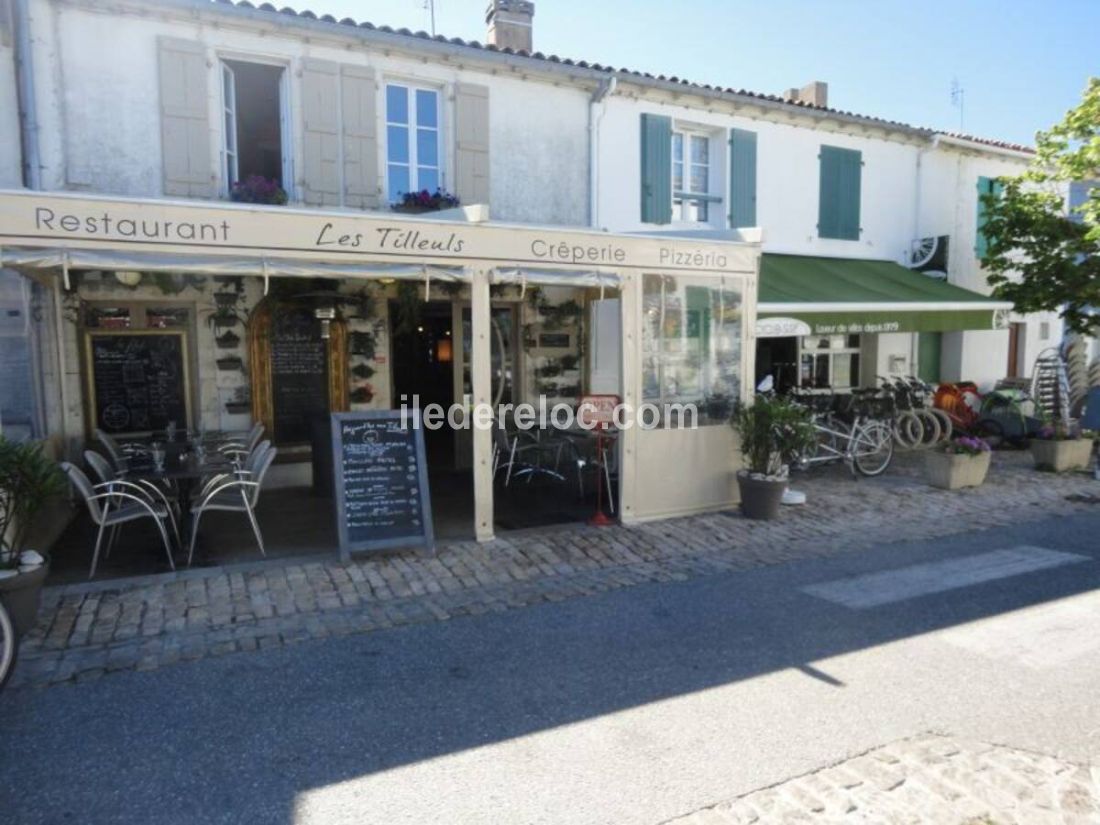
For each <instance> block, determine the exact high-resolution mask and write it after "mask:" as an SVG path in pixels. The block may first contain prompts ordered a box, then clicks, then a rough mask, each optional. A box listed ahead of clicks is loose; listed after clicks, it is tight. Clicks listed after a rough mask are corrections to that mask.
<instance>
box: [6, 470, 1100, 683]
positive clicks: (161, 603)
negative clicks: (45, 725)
mask: <svg viewBox="0 0 1100 825" xmlns="http://www.w3.org/2000/svg"><path fill="white" fill-rule="evenodd" d="M795 486H796V487H797V488H798V489H802V490H805V491H806V493H807V494H808V498H809V500H808V502H807V504H805V505H803V506H801V507H796V508H787V509H785V510H784V512H783V514H782V517H781V518H780V519H779V520H777V521H772V522H754V521H749V520H747V519H744V518H742V517H741V516H740V515H739V514H738V513H736V512H724V513H710V514H706V515H698V516H691V517H685V518H678V519H670V520H665V521H658V522H651V523H647V524H643V525H637V526H632V527H625V526H615V527H609V528H603V529H595V528H588V527H585V526H583V525H572V526H563V527H558V528H549V529H541V530H538V531H522V532H516V533H509V534H505V535H503V536H501V537H500V538H498V539H497V540H495V541H493V542H488V543H485V544H477V543H475V542H450V543H445V544H442V545H441V546H440V547H439V548H438V553H437V555H436V557H434V558H427V557H423V556H420V555H417V554H415V553H405V554H396V555H390V556H386V557H383V558H377V557H376V558H364V559H359V560H356V561H354V562H352V563H350V564H342V563H340V562H338V561H336V560H329V559H324V560H317V561H311V562H304V563H286V562H281V563H280V562H271V563H266V564H255V565H249V566H245V567H237V568H228V567H227V568H207V569H201V570H198V569H196V570H188V571H181V572H177V573H173V574H165V575H159V576H149V577H143V578H140V579H123V580H113V581H103V582H88V583H83V584H76V585H66V586H62V587H52V588H47V589H46V590H45V591H44V593H43V605H42V611H41V613H40V617H39V622H38V625H37V627H36V628H35V629H34V630H32V631H31V633H30V634H28V636H27V637H26V639H25V640H24V644H23V647H22V649H21V652H20V662H19V665H18V668H17V670H16V673H15V674H14V677H13V680H12V686H13V687H14V686H19V685H22V686H29V685H47V684H52V683H57V682H65V681H68V680H72V679H75V680H78V681H80V680H85V679H93V678H97V677H100V676H102V675H103V674H105V673H109V672H112V671H118V670H129V669H135V668H136V669H138V670H150V669H154V668H158V667H162V666H165V665H170V664H173V663H176V662H179V661H187V660H194V659H199V658H202V657H204V656H218V655H224V654H228V653H232V652H235V651H250V650H256V649H257V648H268V647H273V646H279V645H286V644H292V643H294V642H298V641H302V640H305V639H310V638H324V637H327V636H332V635H343V634H349V633H360V632H369V631H373V630H378V629H382V628H387V627H392V626H395V625H404V624H410V623H416V622H431V621H443V620H447V619H450V618H452V617H458V616H464V615H476V614H480V613H485V612H488V611H506V610H511V609H514V608H521V607H524V606H528V605H533V604H538V603H540V602H547V601H560V600H563V599H569V598H575V597H579V596H585V595H591V594H595V593H599V592H603V591H607V590H612V589H616V588H620V587H629V586H631V585H636V584H642V583H646V582H663V581H672V580H684V579H688V578H691V577H695V576H708V575H713V574H715V573H721V572H729V571H736V570H746V569H750V568H753V567H759V566H763V565H769V564H779V563H783V562H788V561H794V560H797V559H803V558H811V557H821V556H830V555H835V554H838V553H842V552H850V551H853V550H858V549H863V548H867V547H869V546H872V545H874V544H876V543H879V544H881V543H882V542H883V541H884V540H890V541H901V540H905V539H917V538H929V537H936V536H946V535H950V534H952V533H957V532H963V531H966V530H973V529H981V528H988V527H994V526H1001V525H1008V524H1013V523H1018V522H1022V521H1028V520H1031V519H1033V518H1036V517H1039V516H1050V515H1056V514H1060V513H1067V514H1068V513H1073V512H1077V511H1081V510H1086V509H1090V508H1095V506H1096V505H1095V504H1091V503H1087V502H1080V501H1078V502H1074V501H1070V500H1067V498H1066V497H1067V495H1071V494H1084V495H1085V496H1090V495H1095V494H1096V493H1098V492H1100V485H1098V484H1097V483H1096V482H1095V481H1093V480H1092V479H1091V477H1089V476H1086V475H1084V474H1075V475H1065V476H1055V475H1050V474H1045V473H1038V472H1036V471H1035V470H1033V469H1032V467H1031V459H1030V456H1028V455H1027V454H1026V453H1023V454H1020V453H999V454H997V455H996V456H995V458H994V464H993V467H992V469H991V470H990V476H989V479H988V480H987V481H986V483H985V484H984V485H983V486H982V487H980V488H976V489H971V490H963V491H956V492H945V491H939V490H934V489H932V488H930V487H927V486H926V485H924V484H923V483H922V481H921V473H920V457H919V456H915V455H909V456H903V457H901V458H900V459H899V460H897V461H896V462H895V466H894V467H892V468H891V470H890V472H889V473H888V474H887V475H886V476H884V477H881V478H877V479H860V480H858V481H855V480H853V479H852V478H851V477H850V475H848V473H847V471H846V470H844V469H843V468H841V467H832V468H826V469H822V470H818V471H815V472H813V473H811V474H810V475H808V476H804V477H798V478H796V483H795Z"/></svg>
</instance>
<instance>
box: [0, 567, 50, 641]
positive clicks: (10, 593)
mask: <svg viewBox="0 0 1100 825" xmlns="http://www.w3.org/2000/svg"><path fill="white" fill-rule="evenodd" d="M49 571H50V565H49V563H48V562H47V563H46V564H43V565H40V566H39V567H37V568H35V569H34V570H31V571H30V572H29V573H20V574H19V575H17V576H11V577H9V578H6V579H0V602H3V603H4V607H5V608H7V611H8V614H9V615H10V616H11V621H12V624H13V625H15V632H16V635H18V636H20V637H22V636H24V635H26V633H27V631H28V630H30V629H31V628H32V627H34V622H35V620H36V619H37V618H38V600H39V597H40V596H41V595H42V583H43V582H45V581H46V576H47V574H48V573H49Z"/></svg>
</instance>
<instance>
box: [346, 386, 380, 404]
mask: <svg viewBox="0 0 1100 825" xmlns="http://www.w3.org/2000/svg"><path fill="white" fill-rule="evenodd" d="M349 397H350V398H351V400H352V402H353V403H355V404H369V403H370V402H371V401H373V400H374V388H373V387H372V386H371V385H370V384H362V385H360V386H358V387H356V388H355V389H354V390H352V391H351V395H350V396H349Z"/></svg>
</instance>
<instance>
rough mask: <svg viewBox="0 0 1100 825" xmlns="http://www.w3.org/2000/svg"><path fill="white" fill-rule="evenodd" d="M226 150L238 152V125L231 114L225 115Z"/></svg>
mask: <svg viewBox="0 0 1100 825" xmlns="http://www.w3.org/2000/svg"><path fill="white" fill-rule="evenodd" d="M225 148H226V151H228V152H236V151H237V124H236V123H235V122H234V120H233V115H232V113H230V112H226V113H225Z"/></svg>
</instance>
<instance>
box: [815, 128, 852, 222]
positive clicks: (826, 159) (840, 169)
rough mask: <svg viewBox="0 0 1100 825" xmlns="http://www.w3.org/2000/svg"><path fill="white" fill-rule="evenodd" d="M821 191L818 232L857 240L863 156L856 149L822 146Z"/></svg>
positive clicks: (819, 195) (819, 194) (819, 196)
mask: <svg viewBox="0 0 1100 825" xmlns="http://www.w3.org/2000/svg"><path fill="white" fill-rule="evenodd" d="M819 158H820V161H821V169H820V187H819V190H818V211H817V234H818V236H819V237H822V238H835V239H837V240H841V241H858V240H859V233H860V226H859V218H860V214H859V213H860V186H861V183H862V177H863V156H862V155H861V154H860V153H859V152H857V151H856V150H854V149H841V148H839V147H836V146H822V147H821V154H820V155H819Z"/></svg>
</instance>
